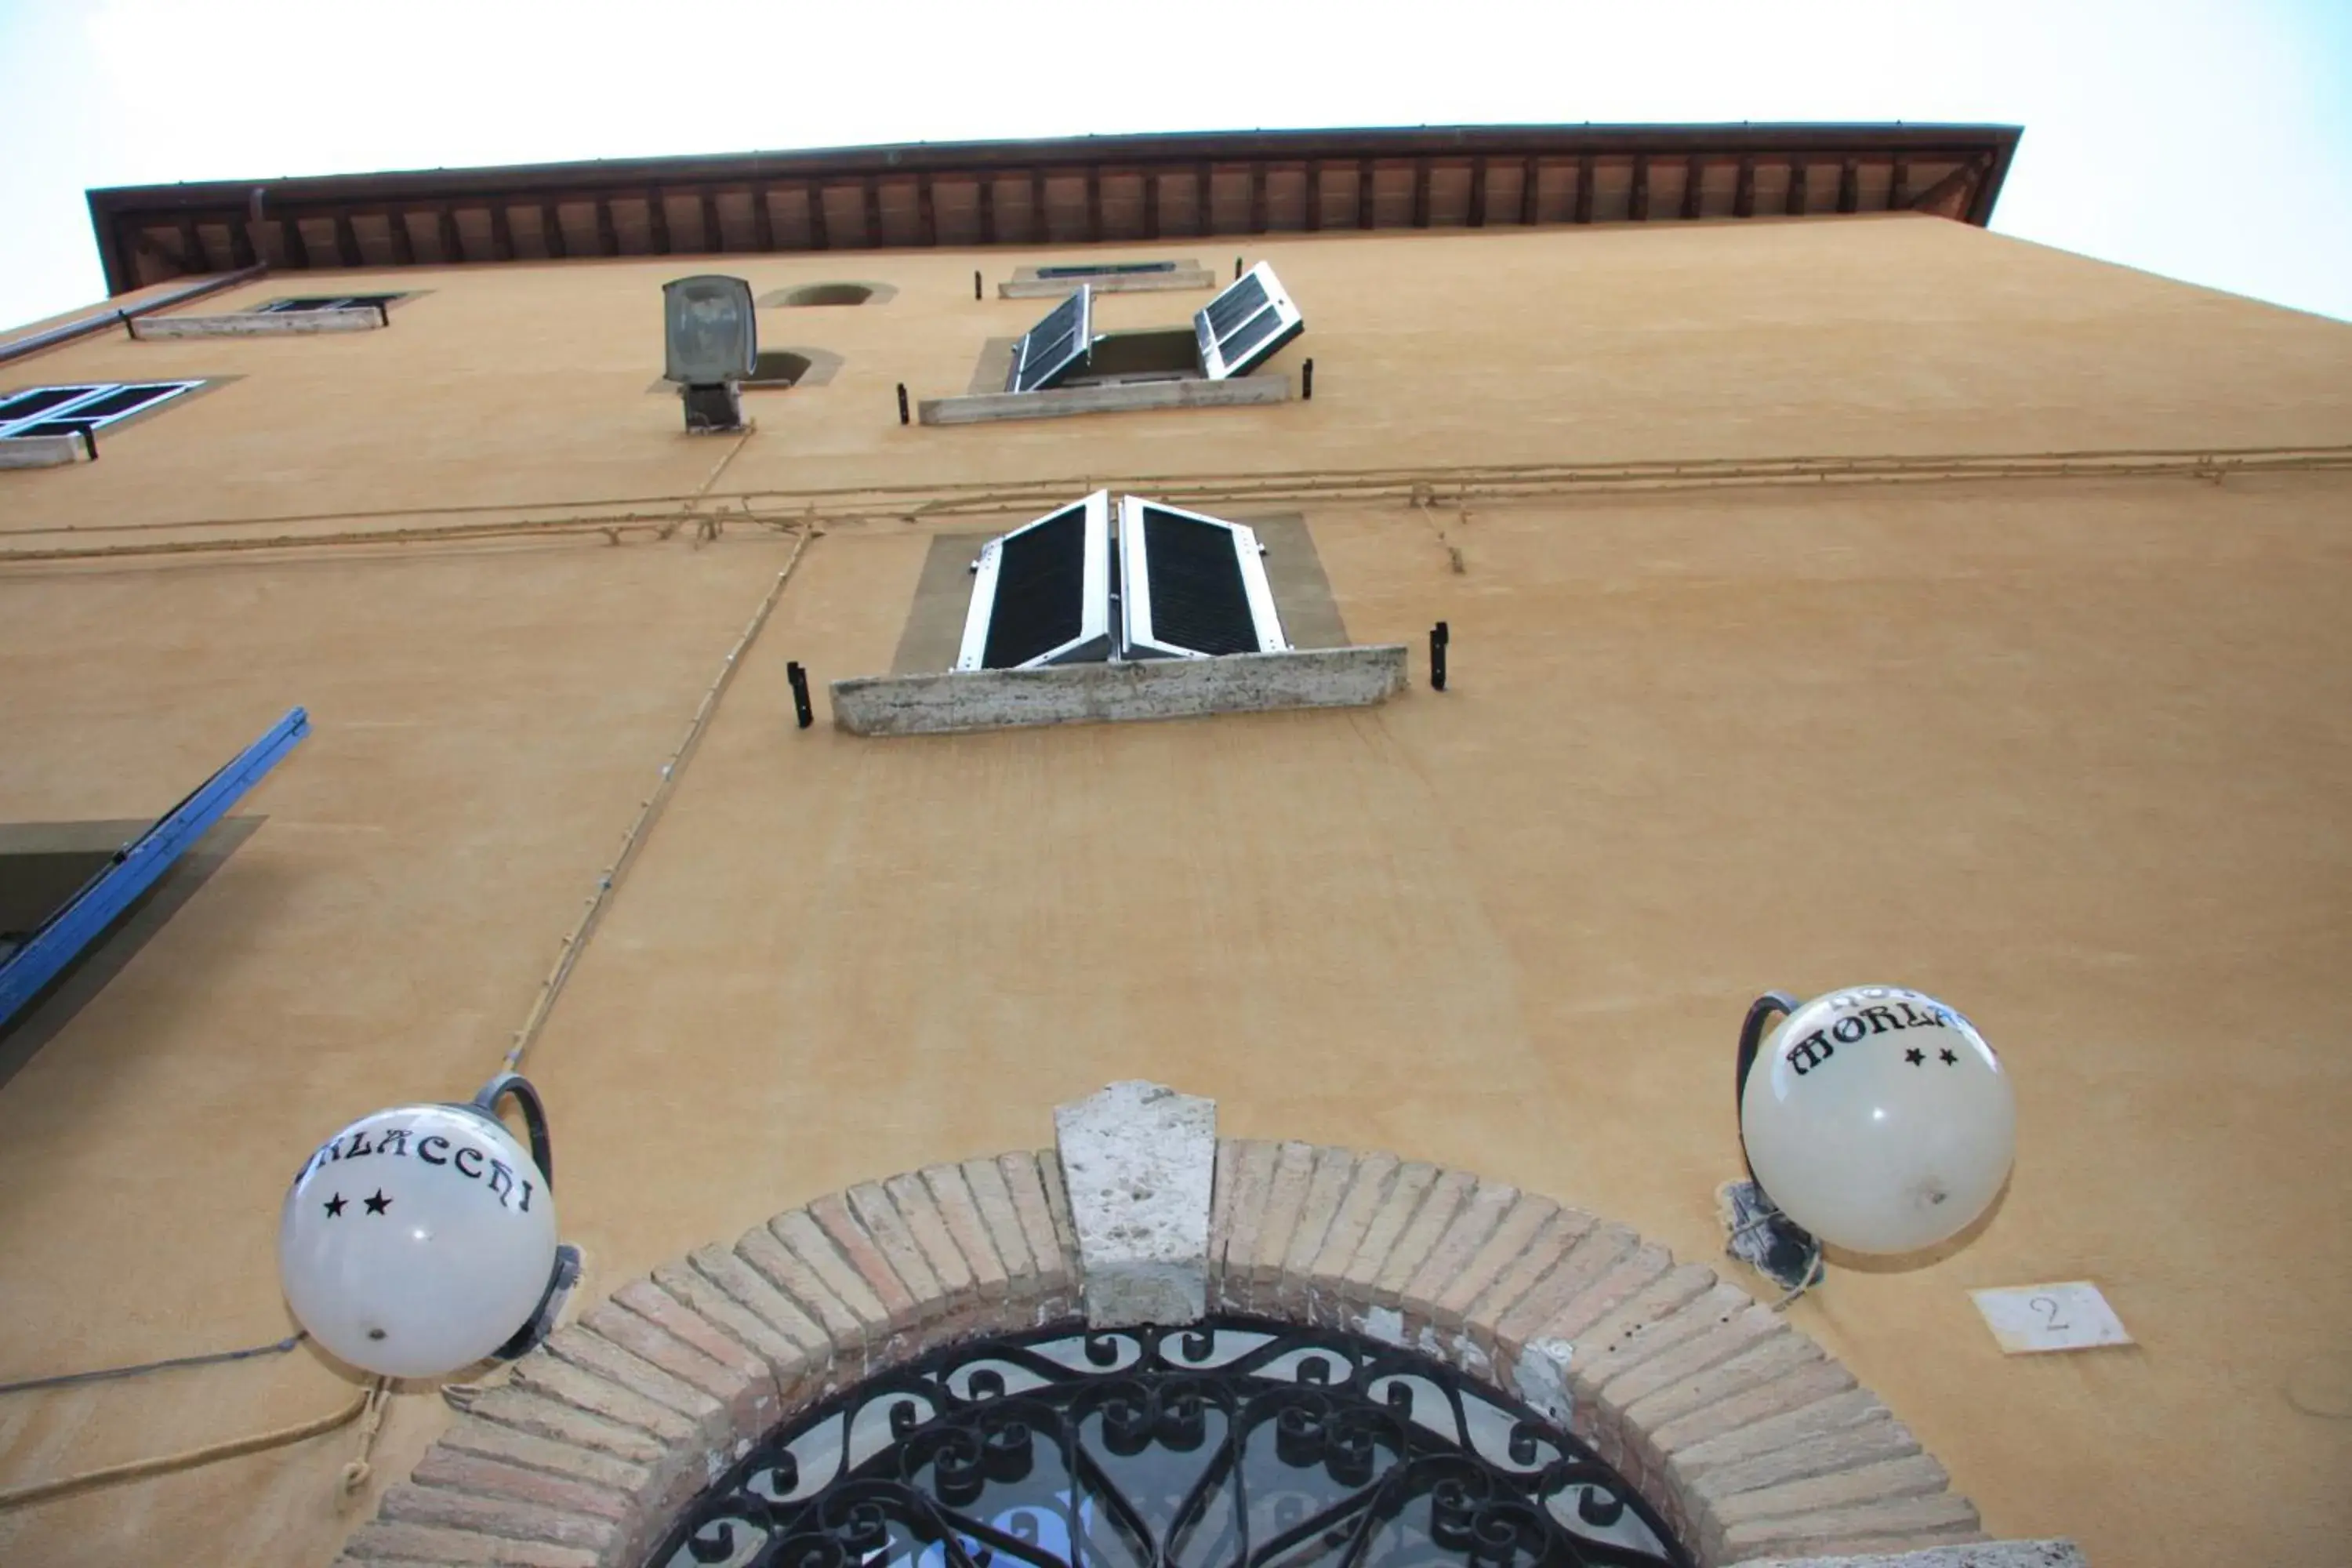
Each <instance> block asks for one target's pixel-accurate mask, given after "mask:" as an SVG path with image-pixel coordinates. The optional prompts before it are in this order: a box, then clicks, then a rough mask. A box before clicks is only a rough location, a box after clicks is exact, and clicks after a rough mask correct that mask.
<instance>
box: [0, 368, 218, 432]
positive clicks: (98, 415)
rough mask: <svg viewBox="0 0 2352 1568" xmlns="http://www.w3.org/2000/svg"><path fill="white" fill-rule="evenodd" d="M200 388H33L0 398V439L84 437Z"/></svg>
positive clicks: (157, 384)
mask: <svg viewBox="0 0 2352 1568" xmlns="http://www.w3.org/2000/svg"><path fill="white" fill-rule="evenodd" d="M203 384H204V383H203V382H201V381H142V382H134V383H130V384H123V383H120V382H90V383H87V384H82V385H79V386H33V387H27V388H26V389H25V390H24V391H22V392H11V393H7V394H5V395H0V440H14V439H18V438H21V437H27V436H80V435H87V434H88V433H89V432H90V431H92V430H96V429H98V428H100V426H107V425H112V424H114V423H116V422H117V421H119V420H123V419H128V418H130V417H131V416H132V415H134V414H142V413H144V412H146V411H147V410H148V409H150V408H152V407H154V406H156V405H158V404H163V403H168V402H170V401H171V400H172V399H173V398H174V397H178V396H179V395H182V394H183V393H188V392H194V390H195V389H196V388H197V387H200V386H202V385H203Z"/></svg>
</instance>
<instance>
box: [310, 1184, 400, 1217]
mask: <svg viewBox="0 0 2352 1568" xmlns="http://www.w3.org/2000/svg"><path fill="white" fill-rule="evenodd" d="M360 1201H361V1202H362V1203H363V1204H365V1205H367V1212H368V1213H370V1214H382V1213H383V1211H384V1210H386V1209H388V1208H390V1207H391V1206H392V1200H391V1199H390V1198H388V1197H385V1196H384V1195H383V1188H382V1187H378V1188H377V1189H376V1190H375V1196H373V1197H372V1198H362V1199H361V1200H360ZM319 1206H320V1207H321V1208H323V1209H325V1210H326V1211H327V1215H328V1217H330V1218H331V1219H341V1218H342V1216H343V1209H344V1208H345V1206H346V1205H345V1202H344V1198H343V1194H341V1193H337V1194H335V1195H334V1196H333V1197H331V1198H330V1199H328V1200H327V1201H326V1202H325V1203H323V1204H321V1205H319Z"/></svg>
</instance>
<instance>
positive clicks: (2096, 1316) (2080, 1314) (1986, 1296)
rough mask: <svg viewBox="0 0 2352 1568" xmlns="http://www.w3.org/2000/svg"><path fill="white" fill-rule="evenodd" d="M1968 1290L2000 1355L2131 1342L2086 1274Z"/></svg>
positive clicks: (2086, 1348) (2080, 1349) (2066, 1349)
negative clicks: (2057, 1281) (2046, 1282)
mask: <svg viewBox="0 0 2352 1568" xmlns="http://www.w3.org/2000/svg"><path fill="white" fill-rule="evenodd" d="M1969 1296H1970V1297H1971V1298H1972V1299H1973V1300H1975V1301H1976V1304H1977V1310H1978V1311H1979V1312H1982V1313H1983V1314H1984V1321H1985V1326H1986V1327H1988V1328H1990V1330H1992V1337H1993V1338H1994V1339H1996V1340H1999V1341H2000V1348H2001V1353H2002V1354H2004V1355H2032V1354H2034V1353H2036V1352H2042V1351H2087V1350H2094V1349H2096V1348H2097V1347H2098V1346H2100V1345H2127V1344H2129V1343H2131V1342H2132V1337H2131V1335H2130V1334H2129V1333H2128V1332H2126V1331H2125V1329H2124V1325H2123V1321H2122V1320H2121V1319H2119V1318H2117V1317H2116V1313H2115V1309H2114V1308H2112V1307H2110V1306H2108V1305H2107V1299H2106V1298H2105V1296H2102V1295H2100V1294H2099V1288H2098V1287H2097V1286H2096V1285H2094V1284H2092V1283H2091V1282H2090V1281H2089V1280H2087V1279H2070V1280H2067V1281H2066V1282H2064V1283H2063V1284H2056V1285H2010V1286H2004V1287H2003V1288H2001V1289H1998V1290H1971V1291H1969Z"/></svg>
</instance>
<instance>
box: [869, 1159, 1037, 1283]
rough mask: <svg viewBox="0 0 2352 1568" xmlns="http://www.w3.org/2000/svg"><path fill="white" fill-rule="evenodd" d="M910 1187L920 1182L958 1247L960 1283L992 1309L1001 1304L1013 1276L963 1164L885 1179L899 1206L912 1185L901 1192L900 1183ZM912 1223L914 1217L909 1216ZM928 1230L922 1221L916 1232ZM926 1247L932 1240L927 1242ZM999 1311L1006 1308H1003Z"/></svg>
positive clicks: (944, 1272) (924, 1198)
mask: <svg viewBox="0 0 2352 1568" xmlns="http://www.w3.org/2000/svg"><path fill="white" fill-rule="evenodd" d="M901 1183H904V1184H906V1185H907V1187H908V1189H911V1188H913V1187H914V1186H915V1185H916V1184H918V1183H919V1184H920V1186H921V1189H922V1192H921V1203H922V1205H928V1207H929V1212H930V1214H931V1215H934V1216H935V1217H936V1218H937V1219H938V1221H939V1225H940V1232H939V1234H940V1236H941V1237H944V1238H945V1239H946V1242H947V1244H948V1246H950V1247H952V1248H953V1249H954V1250H955V1253H956V1255H957V1258H959V1259H960V1260H961V1267H962V1270H963V1285H962V1287H961V1288H962V1289H966V1290H969V1291H970V1292H971V1294H972V1295H973V1296H974V1297H976V1298H978V1299H979V1300H981V1301H983V1302H985V1303H987V1305H988V1308H989V1309H990V1310H997V1309H1001V1308H1002V1306H1003V1302H1004V1300H1005V1298H1006V1296H1007V1295H1008V1294H1009V1293H1010V1290H1009V1286H1010V1280H1011V1277H1010V1276H1009V1275H1008V1274H1007V1273H1006V1271H1005V1266H1004V1260H1003V1258H999V1257H998V1256H997V1255H996V1246H995V1243H994V1242H992V1240H991V1239H990V1238H989V1234H988V1222H987V1221H986V1220H985V1219H983V1218H982V1216H981V1212H980V1204H979V1201H978V1200H977V1199H976V1198H974V1197H973V1196H972V1191H971V1183H970V1182H968V1181H966V1180H965V1179H964V1172H963V1167H962V1166H961V1165H927V1166H925V1167H924V1168H923V1169H922V1170H920V1171H919V1172H917V1173H915V1174H914V1175H911V1176H895V1177H893V1178H891V1180H890V1181H889V1182H887V1183H885V1184H884V1185H885V1186H886V1187H887V1188H888V1189H889V1192H890V1195H891V1199H892V1201H894V1202H896V1203H898V1206H899V1209H900V1211H901V1212H904V1211H905V1210H906V1209H907V1208H908V1202H909V1199H910V1198H911V1197H912V1194H911V1191H909V1192H908V1194H907V1195H906V1196H902V1195H901V1189H900V1186H899V1184H901ZM910 1223H911V1222H910ZM927 1234H929V1233H928V1230H927V1229H925V1228H924V1227H921V1226H919V1227H918V1235H919V1236H921V1235H927ZM925 1245H926V1246H927V1247H928V1246H929V1245H930V1244H929V1242H926V1243H925ZM938 1271H939V1274H940V1279H942V1280H947V1279H950V1276H951V1270H950V1268H948V1266H947V1264H946V1263H945V1261H944V1260H940V1262H939V1263H938ZM999 1316H1000V1317H1001V1316H1002V1314H1001V1312H999Z"/></svg>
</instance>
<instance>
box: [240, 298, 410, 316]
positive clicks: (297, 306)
mask: <svg viewBox="0 0 2352 1568" xmlns="http://www.w3.org/2000/svg"><path fill="white" fill-rule="evenodd" d="M406 298H408V296H407V295H405V294H302V295H298V296H296V297H295V298H294V299H291V300H271V301H269V303H268V304H267V305H259V306H256V307H255V309H254V314H256V315H260V316H271V315H283V314H285V313H286V312H288V311H289V310H382V309H384V308H386V307H388V306H390V305H391V304H392V303H393V301H394V300H404V299H406Z"/></svg>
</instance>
